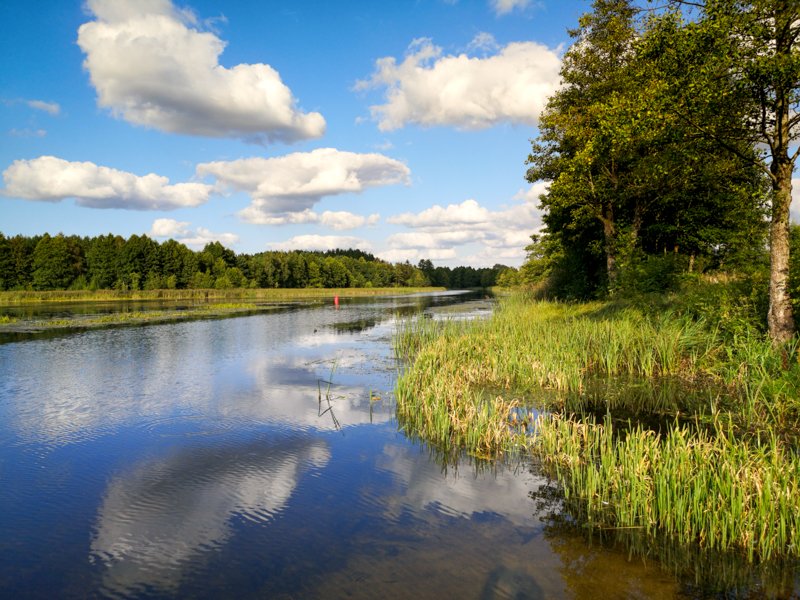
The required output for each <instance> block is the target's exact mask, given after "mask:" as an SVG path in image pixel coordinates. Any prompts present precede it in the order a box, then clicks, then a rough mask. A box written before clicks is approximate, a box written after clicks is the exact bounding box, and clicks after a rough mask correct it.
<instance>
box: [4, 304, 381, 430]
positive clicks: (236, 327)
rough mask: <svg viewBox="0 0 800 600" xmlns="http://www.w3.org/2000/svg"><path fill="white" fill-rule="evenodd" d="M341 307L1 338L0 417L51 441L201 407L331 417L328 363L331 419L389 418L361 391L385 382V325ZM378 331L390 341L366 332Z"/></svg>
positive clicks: (220, 415) (213, 413) (233, 415)
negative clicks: (322, 398) (325, 409)
mask: <svg viewBox="0 0 800 600" xmlns="http://www.w3.org/2000/svg"><path fill="white" fill-rule="evenodd" d="M352 310H353V311H354V316H355V317H359V318H361V317H360V316H359V315H361V314H362V313H364V312H365V311H366V314H368V315H371V317H372V319H373V321H374V318H375V317H376V316H380V317H381V318H383V319H385V318H387V317H388V315H385V314H381V313H379V312H377V311H376V310H375V309H373V310H372V311H368V310H367V309H366V308H359V307H355V308H354V309H352ZM349 314H350V313H349V312H348V311H347V310H341V311H337V312H334V311H333V310H331V309H319V308H318V309H307V310H294V311H287V312H283V313H273V314H265V315H259V316H254V317H247V318H238V319H226V320H224V321H200V322H191V323H179V324H174V325H161V326H152V327H143V328H126V329H111V330H104V331H93V332H87V333H84V334H81V335H75V336H70V337H63V338H60V339H56V340H50V341H31V342H25V343H16V344H6V345H0V382H2V383H0V398H3V399H5V400H6V401H5V402H3V403H2V405H1V406H0V416H2V417H3V422H4V423H6V426H11V427H13V428H14V430H15V431H16V434H15V435H17V436H19V437H21V438H22V439H23V440H25V441H28V442H43V443H49V444H63V443H70V442H74V441H79V440H86V439H91V438H93V437H95V436H97V435H100V434H104V433H109V432H111V431H114V430H115V429H118V428H120V427H125V426H131V425H142V424H148V423H157V422H160V421H163V420H165V419H175V418H181V417H187V416H197V415H200V416H202V417H206V418H208V419H210V420H213V421H215V422H216V421H218V420H219V419H230V420H233V421H236V420H247V421H252V420H257V421H259V422H271V423H275V422H283V423H285V424H287V425H290V426H297V427H303V428H305V427H316V428H330V427H332V426H333V424H332V420H331V419H330V417H329V416H326V417H324V418H320V416H319V410H318V385H317V381H318V380H319V379H328V378H329V377H330V374H331V369H332V366H333V365H335V371H334V384H335V385H334V386H333V387H332V388H331V393H332V395H333V397H334V401H333V404H334V413H335V415H336V417H337V418H338V420H339V422H341V424H342V425H343V426H346V425H349V424H356V423H363V422H369V421H370V420H373V421H374V420H376V419H377V420H379V421H380V420H385V419H387V418H389V412H388V411H385V410H384V411H383V413H382V414H383V416H380V415H379V414H377V413H376V414H371V411H370V402H369V396H370V390H371V389H374V388H375V387H376V384H377V386H378V388H379V390H380V389H381V388H382V389H384V390H385V389H388V388H389V387H390V386H391V374H392V366H393V365H392V363H391V356H390V350H389V345H388V340H389V338H390V331H391V324H390V323H384V324H379V325H378V326H377V327H376V328H374V329H369V330H366V331H364V332H361V333H335V332H333V331H332V330H331V324H332V323H333V322H335V321H334V319H336V318H343V317H347V316H348V315H349ZM377 335H382V336H384V337H385V339H384V340H383V341H385V342H387V343H383V344H374V343H371V342H372V341H374V339H375V336H377ZM323 390H324V388H323ZM372 408H373V409H374V410H380V409H381V407H380V406H373V407H372Z"/></svg>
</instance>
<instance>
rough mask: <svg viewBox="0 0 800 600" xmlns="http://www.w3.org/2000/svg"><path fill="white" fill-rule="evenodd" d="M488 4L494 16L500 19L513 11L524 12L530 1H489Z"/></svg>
mask: <svg viewBox="0 0 800 600" xmlns="http://www.w3.org/2000/svg"><path fill="white" fill-rule="evenodd" d="M490 4H491V7H492V10H493V11H494V12H495V14H496V15H497V16H498V17H501V16H503V15H507V14H508V13H510V12H513V11H515V10H525V9H526V8H528V7H529V6H530V5H531V0H491V2H490Z"/></svg>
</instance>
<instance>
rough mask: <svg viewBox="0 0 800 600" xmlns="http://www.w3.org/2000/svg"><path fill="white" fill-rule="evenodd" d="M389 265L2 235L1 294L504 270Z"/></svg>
mask: <svg viewBox="0 0 800 600" xmlns="http://www.w3.org/2000/svg"><path fill="white" fill-rule="evenodd" d="M506 268H507V267H504V266H502V265H495V267H493V268H491V269H489V268H485V269H475V268H473V267H456V268H453V269H451V268H449V267H434V266H433V263H431V261H429V260H422V261H420V262H419V264H418V265H416V266H414V265H412V264H410V263H408V262H405V263H397V264H390V263H388V262H386V261H383V260H380V259H378V258H376V257H375V256H373V255H372V254H370V253H368V252H363V251H361V250H353V249H348V250H340V249H336V250H328V251H325V252H301V251H293V252H261V253H259V254H238V255H237V254H236V253H235V252H233V251H232V250H230V249H228V248H225V247H224V246H223V245H222V244H220V243H219V242H212V243H209V244H207V245H206V246H205V248H203V250H202V251H199V252H196V251H194V250H191V249H189V248H187V247H186V246H185V245H183V244H181V243H180V242H176V241H175V240H168V241H166V242H163V243H159V242H157V241H155V240H153V239H150V238H149V237H147V236H146V235H132V236H131V237H129V238H128V239H125V238H123V237H121V236H118V235H112V234H108V235H101V236H97V237H91V238H90V237H79V236H75V235H71V236H65V235H63V234H58V235H55V236H50V235H49V234H44V235H40V236H33V237H26V236H21V235H16V236H14V237H6V236H5V235H3V234H2V233H0V290H62V289H63V290H65V289H73V290H98V289H117V290H151V289H186V288H200V289H207V288H216V289H226V288H239V287H249V288H309V287H322V288H327V287H331V288H345V287H424V286H429V285H432V286H437V287H447V288H466V287H488V286H492V285H494V284H495V281H496V279H497V275H498V274H499V273H500V272H501V271H503V270H504V269H506Z"/></svg>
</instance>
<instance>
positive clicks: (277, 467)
mask: <svg viewBox="0 0 800 600" xmlns="http://www.w3.org/2000/svg"><path fill="white" fill-rule="evenodd" d="M329 459H330V452H329V450H328V447H327V445H326V444H325V443H324V442H322V441H318V440H288V441H287V440H283V441H280V442H273V443H263V442H250V443H246V444H238V445H232V446H230V447H223V448H218V447H201V448H185V449H183V450H181V451H180V452H178V453H176V454H174V455H172V456H168V457H166V458H162V459H157V460H152V461H149V462H143V463H140V464H138V465H136V466H134V467H133V468H131V469H130V470H129V471H128V472H126V473H123V474H121V475H118V476H116V477H115V478H114V479H113V480H112V481H111V482H110V484H109V486H108V488H107V491H106V494H105V497H104V499H103V501H102V504H101V506H100V508H99V511H98V516H97V524H96V529H95V534H94V539H93V540H92V545H91V551H92V556H93V557H94V559H95V560H100V561H101V562H102V563H103V564H104V565H105V566H106V572H105V576H104V580H105V586H106V587H107V588H109V589H110V590H112V591H114V592H119V593H130V592H132V591H135V590H137V589H144V586H147V587H157V588H166V589H172V588H175V587H177V585H178V583H179V581H180V578H181V575H182V573H183V570H184V568H189V564H190V563H191V561H192V560H196V559H197V556H198V555H199V554H202V553H204V552H209V551H213V550H214V549H215V548H217V547H219V546H220V545H221V544H223V543H225V542H226V541H227V539H228V537H229V535H230V527H229V522H230V520H231V518H232V517H234V516H239V517H242V518H245V519H248V520H250V521H254V522H260V523H266V522H269V521H270V520H272V519H273V518H274V517H275V515H276V514H277V513H278V512H279V511H280V510H281V509H283V508H284V506H285V505H286V503H287V502H288V501H289V498H290V497H291V495H292V493H293V491H294V489H295V488H296V487H297V484H298V480H299V478H300V477H301V475H302V473H303V472H304V471H306V470H308V469H312V468H321V467H324V466H325V465H326V464H327V463H328V461H329Z"/></svg>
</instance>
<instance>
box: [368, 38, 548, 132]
mask: <svg viewBox="0 0 800 600" xmlns="http://www.w3.org/2000/svg"><path fill="white" fill-rule="evenodd" d="M487 35H488V34H487ZM479 38H480V36H479ZM476 41H477V43H478V44H480V45H481V46H483V47H484V49H486V44H487V43H488V41H489V40H488V38H487V37H486V35H484V36H483V37H482V38H480V39H476V40H473V44H475V43H476ZM375 64H376V68H375V72H374V73H373V74H372V76H371V77H370V78H369V79H367V80H363V81H359V82H358V83H357V84H356V89H357V90H365V89H370V88H386V103H385V104H379V105H374V106H371V107H370V112H371V114H372V117H373V119H375V120H377V121H378V127H379V129H380V130H381V131H391V130H394V129H398V128H400V127H403V126H405V125H408V124H410V123H414V124H417V125H422V126H426V127H427V126H437V125H441V126H452V127H456V128H459V129H482V128H486V127H491V126H493V125H497V124H499V123H502V122H510V123H523V124H527V125H535V124H536V122H537V120H538V117H539V113H540V112H541V111H542V109H543V108H544V107H545V105H546V103H547V98H548V97H549V96H551V95H552V94H553V92H555V91H556V89H557V87H558V85H559V81H560V76H559V70H560V68H561V59H560V58H559V56H558V54H557V53H556V51H555V50H551V49H550V48H547V47H546V46H543V45H541V44H537V43H535V42H515V43H511V44H508V45H507V46H505V47H502V48H499V49H498V51H497V52H496V53H495V54H493V55H492V56H487V57H484V58H476V57H469V56H467V55H466V54H459V55H458V56H454V55H443V53H442V49H441V48H440V47H438V46H434V45H433V43H432V42H431V40H429V39H426V38H423V39H418V40H414V41H413V42H412V43H411V45H410V46H409V49H408V53H407V54H406V56H405V58H404V59H403V61H402V62H401V63H399V64H398V62H397V60H396V59H395V58H394V57H384V58H380V59H378V60H377V61H376V63H375Z"/></svg>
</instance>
